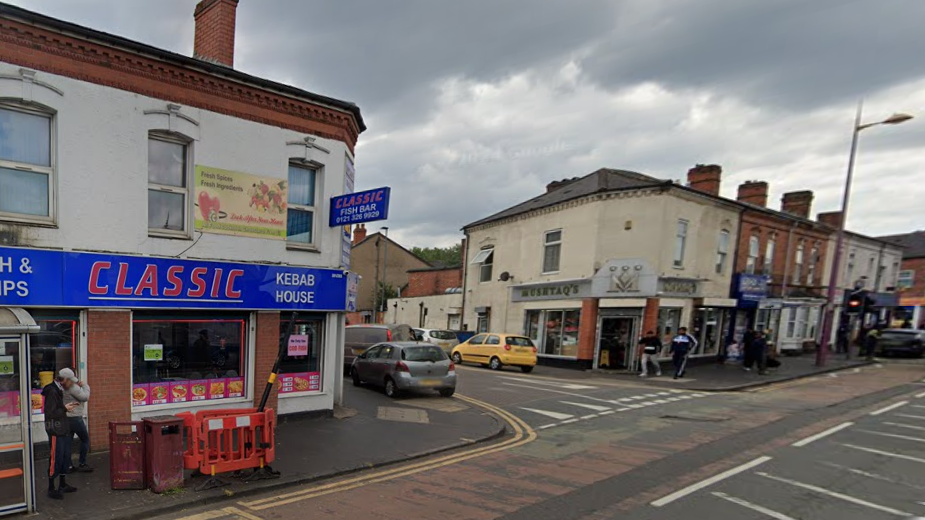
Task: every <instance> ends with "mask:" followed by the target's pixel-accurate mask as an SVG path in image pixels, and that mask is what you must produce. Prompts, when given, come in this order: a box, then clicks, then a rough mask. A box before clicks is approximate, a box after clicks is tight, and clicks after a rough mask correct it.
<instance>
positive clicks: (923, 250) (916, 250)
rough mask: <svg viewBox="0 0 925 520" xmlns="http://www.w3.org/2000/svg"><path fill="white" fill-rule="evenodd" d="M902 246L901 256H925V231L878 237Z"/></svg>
mask: <svg viewBox="0 0 925 520" xmlns="http://www.w3.org/2000/svg"><path fill="white" fill-rule="evenodd" d="M880 240H883V241H884V242H890V243H893V244H896V245H897V246H899V247H901V248H903V258H925V231H914V232H912V233H906V234H903V235H889V236H885V237H880Z"/></svg>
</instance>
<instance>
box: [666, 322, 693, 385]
mask: <svg viewBox="0 0 925 520" xmlns="http://www.w3.org/2000/svg"><path fill="white" fill-rule="evenodd" d="M696 348H697V340H696V339H694V337H693V336H691V335H690V334H688V333H687V327H681V328H680V329H678V335H677V336H675V337H674V339H672V340H671V361H672V363H673V364H674V378H675V379H678V378H680V377H684V371H685V370H686V369H687V358H688V356H690V353H691V351H693V350H695V349H696Z"/></svg>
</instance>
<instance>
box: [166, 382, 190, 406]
mask: <svg viewBox="0 0 925 520" xmlns="http://www.w3.org/2000/svg"><path fill="white" fill-rule="evenodd" d="M189 386H190V385H189V382H187V381H174V382H172V383H170V402H171V403H185V402H187V401H189V391H190V388H189Z"/></svg>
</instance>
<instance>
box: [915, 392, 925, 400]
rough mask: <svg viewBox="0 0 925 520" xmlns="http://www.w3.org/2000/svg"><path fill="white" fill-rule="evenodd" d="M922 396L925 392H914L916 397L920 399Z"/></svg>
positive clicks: (924, 395)
mask: <svg viewBox="0 0 925 520" xmlns="http://www.w3.org/2000/svg"><path fill="white" fill-rule="evenodd" d="M923 397H925V392H922V393H921V394H915V398H916V399H921V398H923Z"/></svg>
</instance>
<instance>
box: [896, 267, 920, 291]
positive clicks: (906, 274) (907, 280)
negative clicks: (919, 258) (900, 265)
mask: <svg viewBox="0 0 925 520" xmlns="http://www.w3.org/2000/svg"><path fill="white" fill-rule="evenodd" d="M914 285H915V271H913V270H911V269H905V270H902V271H900V272H899V279H898V280H897V281H896V287H897V288H899V289H911V288H912V287H913V286H914Z"/></svg>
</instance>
